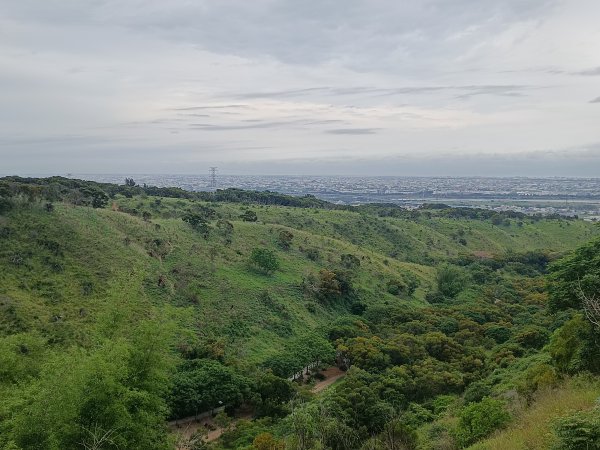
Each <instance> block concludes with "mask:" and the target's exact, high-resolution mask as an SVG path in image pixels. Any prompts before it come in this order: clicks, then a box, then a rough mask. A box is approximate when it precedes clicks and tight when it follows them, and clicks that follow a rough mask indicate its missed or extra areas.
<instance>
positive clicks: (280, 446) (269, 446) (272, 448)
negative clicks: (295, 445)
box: [252, 433, 285, 450]
mask: <svg viewBox="0 0 600 450" xmlns="http://www.w3.org/2000/svg"><path fill="white" fill-rule="evenodd" d="M252 448H253V449H255V450H284V449H285V443H284V442H283V441H281V440H279V439H275V438H274V437H273V435H272V434H271V433H261V434H259V435H257V436H256V437H255V438H254V441H252Z"/></svg>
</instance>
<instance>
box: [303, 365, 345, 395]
mask: <svg viewBox="0 0 600 450" xmlns="http://www.w3.org/2000/svg"><path fill="white" fill-rule="evenodd" d="M321 373H322V374H323V375H325V377H326V378H325V379H324V380H322V381H318V382H317V383H315V385H314V386H313V387H312V389H311V390H310V391H311V392H312V393H313V394H318V393H319V392H321V391H322V390H323V389H325V388H326V387H328V386H331V385H332V384H333V383H335V382H336V381H337V380H339V379H340V378H342V377H344V376H345V375H346V372H344V371H342V370H340V369H339V368H338V367H335V366H333V367H329V368H328V369H327V370H324V371H323V372H321Z"/></svg>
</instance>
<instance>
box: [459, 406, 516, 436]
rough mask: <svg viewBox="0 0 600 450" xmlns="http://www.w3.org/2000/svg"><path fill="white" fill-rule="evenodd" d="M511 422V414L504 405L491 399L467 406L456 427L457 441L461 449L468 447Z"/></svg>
mask: <svg viewBox="0 0 600 450" xmlns="http://www.w3.org/2000/svg"><path fill="white" fill-rule="evenodd" d="M509 421H510V414H509V413H508V412H507V411H506V409H505V407H504V403H503V402H501V401H500V400H496V399H493V398H490V397H486V398H484V399H483V400H482V401H481V402H480V403H473V404H471V405H469V406H467V407H466V408H465V409H463V411H462V412H461V413H460V417H459V421H458V426H457V427H456V439H457V441H458V443H459V444H460V446H461V447H463V448H464V447H467V446H469V445H471V444H472V443H474V442H475V441H478V440H479V439H482V438H484V437H486V436H489V435H490V434H491V433H492V432H494V431H495V430H497V429H499V428H501V427H503V426H505V425H506V424H507V423H508V422H509Z"/></svg>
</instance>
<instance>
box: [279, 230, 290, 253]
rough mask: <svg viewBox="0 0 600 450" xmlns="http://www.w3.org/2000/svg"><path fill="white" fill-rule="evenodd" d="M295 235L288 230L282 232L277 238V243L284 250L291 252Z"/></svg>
mask: <svg viewBox="0 0 600 450" xmlns="http://www.w3.org/2000/svg"><path fill="white" fill-rule="evenodd" d="M292 239H294V235H293V234H292V233H291V232H290V231H288V230H281V231H280V232H279V235H278V236H277V243H278V244H279V246H280V247H281V248H282V249H284V250H289V249H290V247H291V246H292Z"/></svg>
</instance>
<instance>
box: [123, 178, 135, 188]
mask: <svg viewBox="0 0 600 450" xmlns="http://www.w3.org/2000/svg"><path fill="white" fill-rule="evenodd" d="M125 186H129V187H134V186H135V181H134V180H133V178H125Z"/></svg>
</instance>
